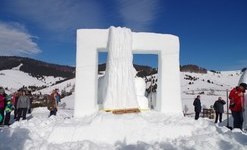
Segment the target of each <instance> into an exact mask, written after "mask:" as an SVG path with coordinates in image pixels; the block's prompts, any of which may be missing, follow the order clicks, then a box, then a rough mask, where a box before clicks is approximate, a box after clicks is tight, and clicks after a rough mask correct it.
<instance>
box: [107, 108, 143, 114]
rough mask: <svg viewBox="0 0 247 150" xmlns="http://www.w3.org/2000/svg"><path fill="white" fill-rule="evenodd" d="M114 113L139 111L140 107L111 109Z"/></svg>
mask: <svg viewBox="0 0 247 150" xmlns="http://www.w3.org/2000/svg"><path fill="white" fill-rule="evenodd" d="M111 112H112V113H113V114H127V113H139V112H140V109H138V108H128V109H115V110H112V111H111Z"/></svg>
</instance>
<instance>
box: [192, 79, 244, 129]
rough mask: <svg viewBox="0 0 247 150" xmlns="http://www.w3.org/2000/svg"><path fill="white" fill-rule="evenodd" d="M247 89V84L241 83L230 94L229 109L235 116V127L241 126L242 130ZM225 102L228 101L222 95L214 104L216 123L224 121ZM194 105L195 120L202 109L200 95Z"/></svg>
mask: <svg viewBox="0 0 247 150" xmlns="http://www.w3.org/2000/svg"><path fill="white" fill-rule="evenodd" d="M246 90H247V84H246V83H240V84H239V85H238V86H236V87H235V88H233V89H232V90H231V91H230V94H229V99H230V104H229V109H230V110H231V113H232V117H233V128H239V129H241V130H243V122H244V111H245V103H247V102H245V97H244V93H245V91H246ZM225 104H226V102H225V101H224V100H223V99H222V97H218V100H216V101H215V103H214V105H213V108H214V112H215V123H218V121H219V122H222V114H223V113H224V105H225ZM193 106H194V111H195V120H198V118H199V115H200V112H201V109H202V106H201V100H200V95H198V96H197V97H196V98H195V100H194V102H193ZM246 121H247V120H246Z"/></svg>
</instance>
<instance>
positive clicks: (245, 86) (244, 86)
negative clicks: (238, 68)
mask: <svg viewBox="0 0 247 150" xmlns="http://www.w3.org/2000/svg"><path fill="white" fill-rule="evenodd" d="M239 86H242V87H243V88H244V89H245V90H247V84H246V83H240V84H239Z"/></svg>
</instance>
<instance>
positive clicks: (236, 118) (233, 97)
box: [229, 83, 247, 130]
mask: <svg viewBox="0 0 247 150" xmlns="http://www.w3.org/2000/svg"><path fill="white" fill-rule="evenodd" d="M245 90H247V84H246V83H241V84H240V85H239V86H237V87H235V88H233V89H232V90H231V92H230V94H229V99H230V106H229V108H230V110H231V112H232V117H233V128H239V129H241V130H242V126H243V121H244V119H243V111H244V93H245Z"/></svg>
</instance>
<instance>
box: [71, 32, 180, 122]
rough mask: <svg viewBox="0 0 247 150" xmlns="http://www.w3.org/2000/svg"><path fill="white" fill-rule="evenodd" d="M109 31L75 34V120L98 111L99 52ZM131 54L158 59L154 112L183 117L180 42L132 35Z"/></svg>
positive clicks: (165, 37)
mask: <svg viewBox="0 0 247 150" xmlns="http://www.w3.org/2000/svg"><path fill="white" fill-rule="evenodd" d="M108 32H109V29H79V30H77V52H76V85H75V107H74V108H75V110H74V117H76V118H80V117H84V116H86V115H90V114H93V113H95V112H97V111H99V107H98V104H97V89H98V52H99V51H104V50H105V51H106V50H107V43H108ZM132 36H133V42H132V43H133V45H132V50H133V53H134V54H157V55H158V59H159V60H158V69H159V71H158V73H159V75H158V89H157V102H156V106H157V107H156V108H155V110H157V111H160V112H162V113H165V114H178V115H182V101H181V87H180V69H179V38H178V37H177V36H174V35H170V34H157V33H147V32H132Z"/></svg>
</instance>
